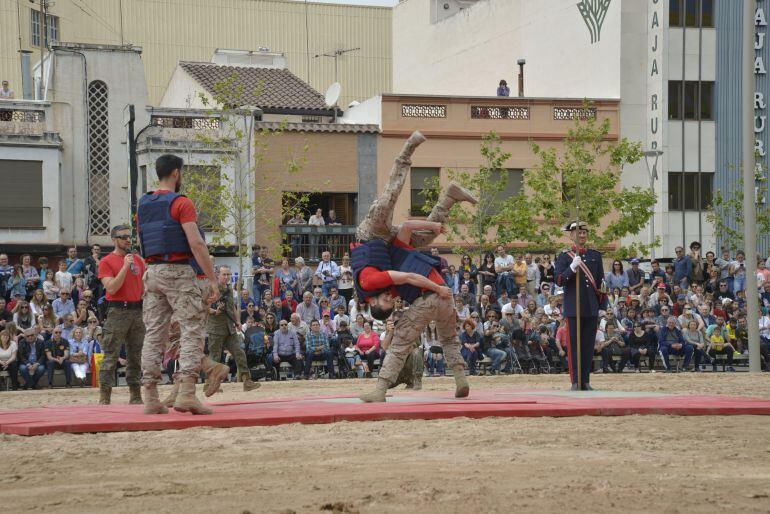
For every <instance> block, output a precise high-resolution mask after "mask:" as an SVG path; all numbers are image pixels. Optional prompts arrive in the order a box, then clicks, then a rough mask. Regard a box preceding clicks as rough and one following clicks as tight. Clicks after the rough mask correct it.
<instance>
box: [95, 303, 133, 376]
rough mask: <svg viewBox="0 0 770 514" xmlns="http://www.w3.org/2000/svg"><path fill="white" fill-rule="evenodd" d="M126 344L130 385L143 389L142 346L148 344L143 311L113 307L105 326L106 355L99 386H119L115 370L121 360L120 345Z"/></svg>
mask: <svg viewBox="0 0 770 514" xmlns="http://www.w3.org/2000/svg"><path fill="white" fill-rule="evenodd" d="M123 343H125V344H126V383H127V384H128V385H130V386H131V385H136V386H138V385H140V384H141V380H140V378H139V377H140V374H141V371H142V345H143V343H144V322H143V321H142V309H121V308H116V307H112V308H111V309H110V310H109V311H108V312H107V319H106V320H105V322H104V340H103V341H102V352H104V359H103V360H102V363H101V366H100V367H99V383H100V384H104V385H106V386H109V387H112V386H114V385H115V367H116V364H117V362H118V357H119V356H120V345H121V344H123Z"/></svg>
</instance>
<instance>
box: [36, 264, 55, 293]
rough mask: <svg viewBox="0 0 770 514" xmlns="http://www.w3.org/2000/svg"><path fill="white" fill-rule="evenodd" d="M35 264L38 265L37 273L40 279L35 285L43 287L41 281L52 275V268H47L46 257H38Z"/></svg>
mask: <svg viewBox="0 0 770 514" xmlns="http://www.w3.org/2000/svg"><path fill="white" fill-rule="evenodd" d="M37 264H38V266H40V271H39V272H38V275H39V276H40V280H39V281H38V283H37V287H38V288H39V289H42V288H43V282H45V281H46V280H48V276H49V275H51V276H53V275H54V273H55V272H54V271H53V270H52V269H49V268H48V257H39V258H38V259H37Z"/></svg>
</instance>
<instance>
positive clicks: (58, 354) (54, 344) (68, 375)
mask: <svg viewBox="0 0 770 514" xmlns="http://www.w3.org/2000/svg"><path fill="white" fill-rule="evenodd" d="M45 357H46V363H45V366H46V369H47V371H48V387H50V388H52V387H53V372H54V370H57V369H61V370H64V378H65V380H66V384H67V387H70V384H71V383H72V366H71V364H70V360H69V357H70V346H69V342H68V341H67V340H66V339H64V338H63V337H62V329H61V327H55V328H54V329H53V333H52V334H51V338H50V339H49V340H48V343H47V344H46V346H45Z"/></svg>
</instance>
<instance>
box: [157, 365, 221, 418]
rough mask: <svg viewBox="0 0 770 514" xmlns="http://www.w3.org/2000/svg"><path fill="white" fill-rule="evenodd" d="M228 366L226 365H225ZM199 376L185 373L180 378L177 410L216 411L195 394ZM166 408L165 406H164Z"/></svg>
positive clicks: (209, 412)
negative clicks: (199, 399)
mask: <svg viewBox="0 0 770 514" xmlns="http://www.w3.org/2000/svg"><path fill="white" fill-rule="evenodd" d="M225 367H226V366H225ZM197 378H198V377H192V376H189V375H185V376H184V377H182V378H180V379H179V395H178V396H177V397H176V402H175V403H174V410H175V411H177V412H191V413H193V414H211V413H213V412H214V411H213V410H211V409H210V408H208V407H206V406H205V405H203V404H202V403H201V402H200V401H198V398H197V397H196V396H195V383H196V382H197ZM163 408H164V409H165V407H163Z"/></svg>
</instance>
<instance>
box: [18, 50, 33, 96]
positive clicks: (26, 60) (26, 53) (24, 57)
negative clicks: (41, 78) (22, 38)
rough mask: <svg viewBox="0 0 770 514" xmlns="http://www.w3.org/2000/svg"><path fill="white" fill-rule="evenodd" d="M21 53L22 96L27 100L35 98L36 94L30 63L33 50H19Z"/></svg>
mask: <svg viewBox="0 0 770 514" xmlns="http://www.w3.org/2000/svg"><path fill="white" fill-rule="evenodd" d="M19 54H20V55H19V58H20V59H21V89H22V97H23V98H24V99H25V100H34V99H35V95H34V94H33V93H32V88H33V81H32V65H31V64H30V55H31V54H32V50H19Z"/></svg>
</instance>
